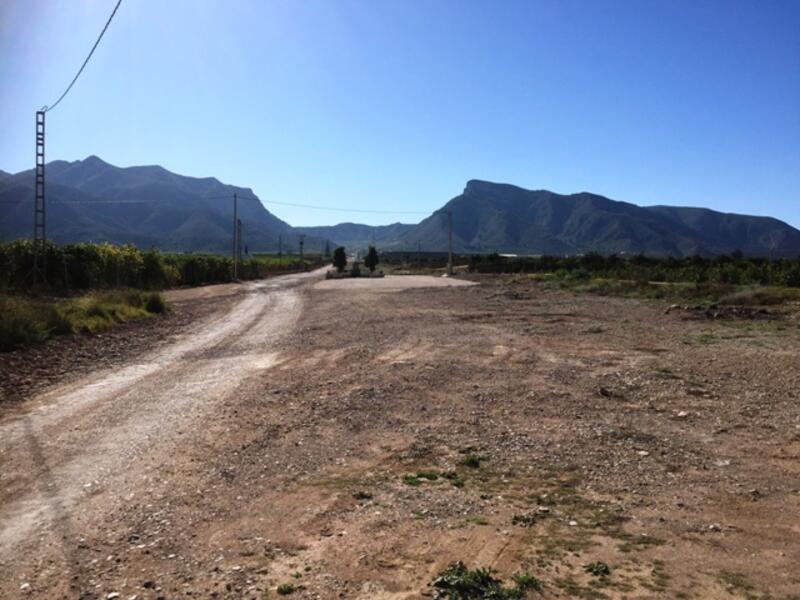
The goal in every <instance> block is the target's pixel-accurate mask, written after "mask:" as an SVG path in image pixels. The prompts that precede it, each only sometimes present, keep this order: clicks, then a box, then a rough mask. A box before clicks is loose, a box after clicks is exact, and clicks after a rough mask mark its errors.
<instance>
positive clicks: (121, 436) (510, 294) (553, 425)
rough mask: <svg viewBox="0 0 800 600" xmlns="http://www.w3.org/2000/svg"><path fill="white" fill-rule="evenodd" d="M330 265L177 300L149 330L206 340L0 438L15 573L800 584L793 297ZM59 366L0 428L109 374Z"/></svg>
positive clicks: (164, 579)
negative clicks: (42, 426)
mask: <svg viewBox="0 0 800 600" xmlns="http://www.w3.org/2000/svg"><path fill="white" fill-rule="evenodd" d="M387 279H388V278H387ZM313 281H314V279H313V278H311V281H308V282H304V281H300V282H294V283H293V284H292V285H290V286H287V287H286V288H283V287H276V288H273V289H272V290H265V291H264V292H263V293H262V292H254V291H252V290H251V291H249V292H248V291H246V290H242V292H241V293H240V294H234V295H230V294H228V295H224V296H221V297H217V296H214V295H213V294H211V295H207V296H205V297H199V298H195V299H194V300H192V299H186V300H185V304H184V305H183V306H178V307H176V310H175V313H174V315H173V316H172V317H169V318H168V319H167V321H165V323H167V322H169V319H170V318H171V319H174V322H175V327H176V329H175V331H174V332H173V333H174V336H175V338H174V339H173V340H172V341H171V342H169V343H163V345H161V346H158V344H159V343H162V342H159V340H162V339H163V338H160V337H159V336H161V335H163V333H162V332H157V331H155V330H152V332H151V334H150V335H152V336H153V337H152V339H153V344H154V346H153V347H154V348H161V351H163V352H165V353H169V352H172V351H173V350H174V348H175V344H194V346H193V347H192V349H191V352H188V353H186V354H184V355H181V357H180V358H175V359H174V361H173V363H170V364H171V365H172V366H164V367H163V368H162V369H161V370H156V371H153V373H151V374H149V375H147V378H146V379H143V380H142V382H141V384H138V383H137V385H136V386H134V387H133V388H132V389H133V391H130V390H129V391H126V392H125V395H122V394H115V393H108V394H106V395H105V396H102V398H100V399H99V400H97V401H96V402H97V403H98V404H100V405H102V406H104V407H105V408H102V410H101V407H98V408H96V409H94V411H90V412H87V413H86V415H85V416H84V417H83V418H81V419H77V418H73V417H70V420H68V421H65V423H67V424H69V425H70V427H69V428H65V429H64V430H63V431H62V433H61V434H60V435H54V436H51V437H50V438H47V439H46V440H43V439H42V437H41V435H39V437H36V436H34V438H35V439H38V445H37V444H32V443H31V441H30V440H31V437H30V436H28V437H27V438H25V437H21V438H20V441H19V443H16V444H12V443H9V442H7V441H6V440H8V439H10V438H8V437H7V436H6V435H5V434H3V435H2V439H3V440H4V445H3V446H2V452H0V466H2V478H0V486H1V487H0V506H2V507H3V511H2V512H0V516H1V517H3V518H6V520H5V521H3V522H2V523H3V525H2V527H3V529H2V530H0V596H1V597H18V596H28V597H37V598H38V597H41V598H58V597H67V598H75V597H81V598H115V597H121V598H132V597H136V598H137V599H143V598H159V597H160V598H178V597H201V598H207V597H217V598H255V599H259V600H260V599H262V598H266V597H275V595H276V587H277V586H278V585H280V584H292V585H293V586H294V587H295V588H296V589H295V591H294V592H293V594H292V595H291V597H294V598H326V599H327V598H358V599H364V600H366V599H375V598H377V599H400V598H403V599H407V598H421V597H425V596H431V595H432V589H431V588H430V586H429V583H430V582H431V580H432V579H433V578H434V577H435V575H436V574H437V573H438V572H440V571H441V570H442V569H443V568H444V567H445V566H447V565H448V564H449V563H450V562H453V561H455V560H463V561H464V562H466V563H467V564H468V565H469V566H470V567H477V566H486V567H492V568H495V569H497V576H498V577H502V578H503V579H508V578H510V576H511V575H512V574H514V573H518V572H521V571H528V572H530V573H531V574H533V575H536V576H537V577H538V578H539V579H540V580H541V581H542V583H543V590H542V592H541V595H542V597H545V598H551V597H552V598H561V597H564V598H566V597H584V598H736V597H739V598H763V599H766V598H797V597H800V596H798V595H799V594H800V575H798V571H797V568H796V565H797V564H800V526H799V525H798V523H800V483H799V482H800V477H798V476H799V475H800V467H799V466H798V465H800V462H798V457H799V456H800V406H798V392H797V390H798V383H799V382H800V371H799V370H798V368H797V366H796V361H797V356H798V351H799V350H800V348H799V346H800V329H798V322H797V317H796V313H795V312H792V311H786V312H784V313H780V314H778V315H776V317H777V318H770V319H758V320H749V319H739V320H726V321H722V320H719V321H718V320H710V319H705V320H704V319H698V318H695V317H693V316H692V315H688V314H686V312H685V311H680V310H672V311H666V310H665V309H666V305H664V304H661V303H657V302H650V301H639V300H629V299H619V298H601V297H596V296H576V295H572V294H570V293H566V292H561V291H556V290H550V289H546V288H544V287H542V286H541V285H539V284H537V283H535V282H533V281H531V280H529V279H526V278H524V277H518V276H517V277H480V278H476V281H477V283H478V285H473V286H464V287H452V286H448V287H435V288H428V287H425V288H412V287H406V289H399V288H397V289H395V290H393V291H392V292H391V293H388V292H387V291H386V290H382V291H380V292H379V290H377V289H371V288H370V287H369V286H359V287H350V288H347V289H341V288H334V289H326V286H324V285H319V284H317V285H311V284H310V283H312V282H313ZM409 281H410V280H409ZM384 285H387V284H384ZM400 287H402V286H400ZM226 293H227V292H226ZM254 294H255V295H254ZM215 297H216V298H218V300H217V301H218V302H219V304H218V305H214V304H213V302H214V300H212V298H215ZM254 299H255V300H254ZM192 302H196V303H200V305H195V304H192ZM248 302H249V304H246V303H248ZM259 302H260V303H263V309H261V310H257V309H256V304H257V303H259ZM254 303H255V304H254ZM206 310H207V311H209V312H208V313H203V312H202V311H206ZM193 311H201V312H197V313H194V312H193ZM182 314H185V315H186V317H185V318H186V321H185V322H184V321H180V319H182V318H184V317H182V316H181V315H182ZM195 314H196V316H197V317H198V320H195V321H191V319H192V318H195V317H192V315H195ZM202 315H206V316H205V318H202ZM224 319H228V320H229V321H231V322H234V321H235V326H234V325H231V327H233V328H234V329H236V328H238V329H236V332H235V333H236V334H235V335H234V336H233V337H232V339H226V341H224V342H223V341H220V340H215V339H214V338H213V336H211V333H213V332H214V331H216V330H217V329H216V328H218V327H222V325H221V324H220V323H221V322H222V321H223V320H224ZM179 323H184V325H182V326H183V327H184V328H183V329H181V325H179ZM149 327H151V325H150V324H144V325H143V326H142V329H137V332H139V333H141V335H142V336H144V337H146V336H147V335H148V334H146V333H145V330H146V329H147V328H149ZM203 335H206V336H209V338H208V340H207V341H202V342H198V341H197V339H196V338H197V336H203ZM81 342H83V343H85V344H87V345H90V344H92V343H93V342H96V340H86V339H81V340H78V341H75V342H74V343H76V344H78V345H80V344H81ZM140 348H141V347H140ZM130 351H131V354H129V355H127V356H128V357H129V358H124V357H120V359H119V360H120V363H119V367H120V368H122V367H126V368H130V367H131V366H132V365H133V364H140V363H139V362H137V361H136V360H135V359H134V358H133V357H134V356H135V355H136V354H137V351H136V350H135V347H133V349H131V350H130ZM86 352H89V350H86ZM176 361H177V362H176ZM4 370H5V369H4ZM120 372H121V373H126V372H127V371H124V370H121V371H120ZM5 376H6V375H5V374H4V377H5ZM120 376H122V375H120ZM59 377H60V375H58V374H56V375H53V376H52V380H51V382H52V383H51V386H50V388H48V389H47V390H46V394H45V395H44V396H42V395H40V396H37V397H34V398H29V399H28V400H27V401H25V402H22V403H18V405H17V406H18V407H17V408H16V409H15V411H14V412H15V414H14V415H11V416H9V417H7V418H5V419H2V420H0V434H2V432H4V431H5V432H14V431H17V432H19V431H20V427H21V426H20V423H25V420H24V418H23V417H21V416H20V413H25V411H29V413H30V415H31V416H30V419H32V420H31V421H30V422H32V423H34V424H36V423H39V422H40V421H41V419H43V418H44V417H41V416H38V415H39V414H40V413H41V411H42V409H43V408H45V407H47V406H49V405H51V404H53V403H55V404H58V401H59V399H61V401H62V402H63V398H65V397H68V393H69V392H70V391H74V390H75V389H94V388H91V387H87V386H91V385H94V384H96V383H98V380H97V379H96V375H91V374H90V375H87V376H86V377H83V378H82V377H80V376H75V378H70V379H69V380H68V381H65V382H64V383H63V384H59V383H57V382H58V378H59ZM92 377H95V379H92ZM100 381H107V380H106V379H103V380H100ZM82 382H83V384H85V385H83V387H82ZM59 390H61V391H59ZM93 393H94V392H93ZM98 394H99V392H98ZM151 395H152V397H153V399H150V396H151ZM74 401H76V400H74ZM48 403H49V404H48ZM117 408H118V412H119V413H120V414H118V415H114V411H115V410H116V409H117ZM59 410H63V411H66V412H69V411H68V410H67V409H59ZM59 410H56V409H51V411H50V412H49V413H48V412H45V413H42V414H45V415H46V414H56V413H58V412H59ZM101 414H102V415H105V416H104V417H103V418H102V419H100V418H99V416H100V415H101ZM93 415H96V416H93ZM112 417H113V418H112ZM21 419H22V420H21ZM37 419H38V421H37ZM57 424H58V422H57V421H56V422H54V425H53V426H55V425H57ZM15 427H16V429H15ZM23 430H24V428H23ZM34 431H39V432H40V433H41V430H37V429H35V428H34ZM53 431H56V430H55V429H54V430H53ZM137 432H138V433H137ZM61 438H63V440H62V439H61ZM131 440H135V443H134V444H133V451H132V452H130V453H126V452H125V451H124V449H125V448H129V449H130V444H131ZM81 444H83V446H81ZM121 449H122V450H121ZM104 455H108V456H111V457H117V458H115V459H114V461H111V462H109V463H108V464H107V465H106V466H107V467H108V468H109V469H110V472H103V473H101V474H100V475H99V476H98V477H97V478H96V480H95V479H94V478H89V480H86V479H87V478H86V477H83V478H81V477H78V478H77V483H76V484H70V481H71V480H70V479H69V478H68V477H67V476H68V475H70V474H72V476H73V477H74V476H75V473H74V472H73V471H71V470H70V468H71V467H70V465H73V466H74V465H75V464H80V465H82V468H87V469H89V468H90V467H91V464H89V463H87V459H86V456H90V457H91V456H95V457H102V456H104ZM78 457H80V461H78ZM104 460H106V461H108V460H110V459H104ZM113 465H118V466H119V467H121V468H119V469H118V470H117V471H114V469H113ZM95 481H96V482H97V483H95ZM87 484H91V485H89V486H88V487H84V486H86V485H87ZM71 485H72V487H71ZM75 486H77V490H78V491H77V492H76V491H75V490H73V488H74V487H75ZM29 488H33V489H34V490H35V491H34V492H29V491H26V490H28V489H29ZM70 490H72V492H70ZM73 492H74V493H73ZM23 501H24V502H23ZM26 503H28V504H26ZM34 505H36V506H39V507H40V508H41V512H38V513H36V514H34V515H33V516H32V517H30V515H29V519H28V520H27V521H20V520H19V519H16V520H14V521H9V520H8V519H7V517H8V515H9V514H10V512H9V510H10V508H9V507H12V508H14V510H16V511H18V512H17V513H15V514H23V515H24V514H28V513H25V512H24V510H27V509H28V508H29V507H30V506H34ZM19 511H22V512H19ZM29 512H30V511H29ZM20 523H22V524H20ZM23 534H24V535H23ZM597 561H602V562H604V563H606V564H607V565H608V566H609V568H610V571H611V574H610V575H608V576H602V577H600V576H593V575H591V574H589V573H588V572H587V571H586V569H585V566H586V565H587V564H589V563H592V562H597ZM115 594H120V596H116V595H115Z"/></svg>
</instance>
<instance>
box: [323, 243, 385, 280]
mask: <svg viewBox="0 0 800 600" xmlns="http://www.w3.org/2000/svg"><path fill="white" fill-rule="evenodd" d="M333 266H334V267H336V270H337V271H338V272H339V273H341V272H343V271H344V270H345V268H346V267H347V252H346V251H345V249H344V247H343V246H339V247H338V248H336V250H334V251H333ZM364 266H365V267H367V268H368V269H369V271H370V273H372V272H374V271H375V268H376V267H377V266H378V251H377V250H376V249H375V246H370V247H369V251H368V252H367V256H366V257H364Z"/></svg>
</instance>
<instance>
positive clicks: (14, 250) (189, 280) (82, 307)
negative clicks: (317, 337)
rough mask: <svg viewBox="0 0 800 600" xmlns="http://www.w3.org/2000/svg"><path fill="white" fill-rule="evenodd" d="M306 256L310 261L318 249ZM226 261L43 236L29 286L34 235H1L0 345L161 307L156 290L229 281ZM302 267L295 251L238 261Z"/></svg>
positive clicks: (271, 267)
mask: <svg viewBox="0 0 800 600" xmlns="http://www.w3.org/2000/svg"><path fill="white" fill-rule="evenodd" d="M303 262H304V263H305V266H306V267H312V266H315V265H317V264H319V263H320V262H321V257H316V256H312V257H308V258H306V259H305V260H304V261H303ZM231 263H232V261H231V259H230V258H228V257H223V256H217V255H212V254H167V253H162V252H159V251H158V250H147V251H141V250H139V249H138V248H136V247H135V246H132V245H124V246H116V245H113V244H88V243H81V244H66V245H63V246H57V245H55V244H52V243H48V244H47V246H46V263H45V264H46V276H47V283H46V286H44V287H43V288H38V289H36V290H32V289H31V287H32V283H33V279H32V273H33V245H32V243H31V242H30V241H29V240H17V241H14V242H7V243H2V242H0V352H8V351H11V350H15V349H18V348H21V347H23V346H26V345H29V344H33V343H37V342H42V341H44V340H46V339H48V338H50V337H52V336H55V335H63V334H71V333H79V332H85V333H94V332H96V331H99V330H101V329H105V328H107V327H110V326H112V325H114V324H117V323H123V322H125V321H129V320H131V319H135V318H139V317H147V316H152V315H155V314H160V313H164V312H166V310H167V304H166V302H165V300H164V298H163V297H162V296H161V295H160V294H158V293H156V292H155V291H153V290H161V289H166V288H172V287H181V286H197V285H204V284H210V283H223V282H228V281H231V272H232V268H231V267H232V264H231ZM299 268H300V261H299V258H298V257H294V256H285V255H284V256H278V255H272V254H255V255H253V256H252V258H249V259H247V260H244V261H242V263H241V264H240V265H239V276H240V279H256V278H261V277H265V276H267V275H268V274H270V273H277V272H282V271H291V270H298V269H299Z"/></svg>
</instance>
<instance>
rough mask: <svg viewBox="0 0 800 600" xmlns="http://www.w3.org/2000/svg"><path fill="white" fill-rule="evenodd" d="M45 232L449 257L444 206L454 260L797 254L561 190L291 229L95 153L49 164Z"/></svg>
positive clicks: (755, 222)
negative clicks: (380, 220)
mask: <svg viewBox="0 0 800 600" xmlns="http://www.w3.org/2000/svg"><path fill="white" fill-rule="evenodd" d="M46 168H47V171H46V172H47V201H48V205H47V216H48V221H47V231H48V237H49V238H50V239H52V240H53V241H55V242H58V243H64V242H73V241H96V242H99V241H109V242H115V243H133V244H136V245H137V246H140V247H143V248H147V247H150V246H156V247H159V248H162V249H164V250H168V251H169V250H172V251H205V252H219V253H227V252H229V251H230V247H231V229H232V220H233V207H232V204H233V203H232V200H231V197H232V195H233V193H234V192H236V193H238V195H239V216H240V218H241V220H242V223H243V239H244V243H245V244H246V245H247V246H248V249H249V250H250V251H253V252H257V251H275V250H277V249H278V237H279V236H281V237H282V239H283V248H284V250H286V249H291V251H293V252H296V251H297V245H298V243H297V235H299V234H305V235H306V246H305V247H306V249H308V250H309V251H314V250H321V249H322V248H323V247H324V245H325V241H326V240H330V242H331V245H342V246H345V247H347V248H349V249H362V248H365V247H366V246H367V245H369V244H370V243H371V242H372V240H373V236H374V239H375V242H376V245H377V246H378V248H379V249H381V250H392V249H395V250H416V249H417V247H418V245H419V247H421V248H422V249H423V250H446V249H447V244H448V218H447V213H448V211H452V214H453V245H454V250H455V251H456V252H459V253H490V252H509V253H517V254H578V253H585V252H592V251H594V252H601V253H604V254H610V253H627V254H636V253H640V252H641V253H645V254H651V255H672V256H685V255H691V254H703V255H713V254H723V253H731V252H734V251H736V250H741V251H742V252H744V253H745V254H748V255H754V256H773V257H780V256H800V231H798V230H797V229H794V228H793V227H790V226H789V225H787V224H786V223H784V222H782V221H779V220H777V219H773V218H769V217H752V216H746V215H735V214H727V213H720V212H716V211H713V210H708V209H705V208H687V207H675V206H650V207H642V206H637V205H635V204H630V203H628V202H618V201H615V200H610V199H609V198H605V197H603V196H598V195H596V194H590V193H587V192H583V193H580V194H570V195H561V194H555V193H553V192H548V191H546V190H537V191H530V190H525V189H522V188H520V187H517V186H514V185H508V184H499V183H490V182H488V181H478V180H472V181H469V182H467V186H466V188H465V189H464V192H463V193H462V194H461V195H459V196H456V197H455V198H453V199H452V200H450V201H449V202H448V203H447V204H445V205H444V206H443V207H442V208H441V209H439V210H437V211H436V212H434V213H433V214H432V215H431V216H430V217H428V218H426V219H424V220H423V221H422V222H420V223H419V224H417V225H408V224H403V223H393V224H391V225H381V226H376V227H373V226H370V225H361V224H358V223H340V224H339V225H332V226H322V227H297V228H293V227H291V226H290V225H289V224H288V223H285V222H284V221H281V220H280V219H278V218H277V217H275V216H274V215H273V214H271V213H270V212H269V211H268V210H267V209H266V208H264V205H263V204H262V203H261V202H260V201H259V200H258V199H257V198H256V196H255V195H254V194H253V191H252V190H251V189H249V188H242V187H236V186H232V185H227V184H223V183H221V182H220V181H218V180H217V179H215V178H213V177H206V178H196V177H186V176H183V175H177V174H175V173H171V172H170V171H167V170H166V169H164V168H163V167H159V166H144V167H127V168H120V167H115V166H113V165H110V164H108V163H106V162H104V161H103V160H101V159H99V158H97V157H96V156H90V157H89V158H87V159H85V160H81V161H74V162H66V161H54V162H51V163H48V165H47V167H46ZM32 205H33V171H32V170H31V171H24V172H22V173H17V174H15V175H10V174H8V173H5V172H2V171H0V239H4V240H8V239H15V238H19V237H30V235H31V229H32V222H33V214H32V213H33V206H32Z"/></svg>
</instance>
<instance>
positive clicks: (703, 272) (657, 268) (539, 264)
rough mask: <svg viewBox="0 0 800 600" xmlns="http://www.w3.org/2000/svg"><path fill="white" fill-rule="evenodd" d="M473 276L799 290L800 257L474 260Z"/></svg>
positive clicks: (490, 257) (588, 256) (592, 255)
mask: <svg viewBox="0 0 800 600" xmlns="http://www.w3.org/2000/svg"><path fill="white" fill-rule="evenodd" d="M469 268H470V270H471V271H473V272H477V273H546V274H552V275H553V276H555V277H556V278H557V279H572V280H587V279H589V278H599V279H608V280H626V281H634V282H642V283H647V282H659V283H679V282H682V283H695V284H721V285H727V286H739V285H758V286H779V287H800V258H781V259H777V260H770V259H767V258H745V257H743V256H741V254H734V255H731V256H725V255H723V256H716V257H702V256H688V257H683V258H675V257H650V256H644V255H638V256H631V257H623V256H618V255H615V254H611V255H608V256H605V255H601V254H597V253H589V254H585V255H582V256H538V257H503V256H499V255H497V254H494V255H488V256H473V257H471V259H470V264H469Z"/></svg>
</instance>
